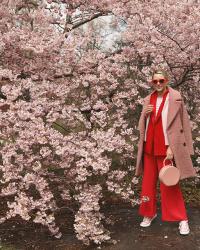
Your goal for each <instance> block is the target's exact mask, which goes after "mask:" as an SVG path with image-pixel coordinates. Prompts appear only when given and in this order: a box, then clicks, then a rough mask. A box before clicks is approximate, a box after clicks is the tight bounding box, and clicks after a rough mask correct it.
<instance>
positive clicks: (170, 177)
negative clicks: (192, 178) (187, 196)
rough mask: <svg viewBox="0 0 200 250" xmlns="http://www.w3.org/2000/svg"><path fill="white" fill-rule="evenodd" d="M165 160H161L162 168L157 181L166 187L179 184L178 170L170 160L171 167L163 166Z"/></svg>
mask: <svg viewBox="0 0 200 250" xmlns="http://www.w3.org/2000/svg"><path fill="white" fill-rule="evenodd" d="M166 160H167V159H166V158H165V159H164V160H163V165H164V166H163V167H162V168H161V170H160V171H159V180H160V181H161V182H162V183H163V184H165V185H166V186H173V185H176V184H177V183H178V182H179V179H180V170H179V169H178V168H177V167H175V166H173V162H172V161H171V160H170V161H171V165H165V161H166Z"/></svg>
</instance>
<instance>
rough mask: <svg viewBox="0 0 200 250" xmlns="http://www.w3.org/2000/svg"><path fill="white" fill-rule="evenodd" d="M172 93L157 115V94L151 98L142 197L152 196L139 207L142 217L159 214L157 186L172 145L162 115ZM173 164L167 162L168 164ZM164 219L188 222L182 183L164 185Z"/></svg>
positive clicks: (162, 195)
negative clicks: (168, 141) (166, 140)
mask: <svg viewBox="0 0 200 250" xmlns="http://www.w3.org/2000/svg"><path fill="white" fill-rule="evenodd" d="M168 92H169V90H168V89H167V90H166V92H165V93H164V95H163V99H162V103H161V105H160V107H159V110H158V113H157V115H156V114H155V110H156V100H157V91H155V92H154V93H153V94H152V95H151V98H150V104H153V105H154V109H153V111H152V112H151V115H150V120H149V124H148V130H147V137H146V142H144V155H143V157H144V159H143V160H144V174H143V179H142V192H141V198H142V196H147V197H149V199H150V200H149V201H146V202H142V203H141V204H140V207H139V214H140V215H142V216H147V217H153V216H154V215H155V213H156V184H157V180H158V174H159V171H160V169H161V168H162V167H163V160H164V158H165V157H166V150H167V147H168V145H165V140H164V133H163V126H162V116H161V112H162V109H163V106H164V103H165V99H166V96H167V93H168ZM169 163H170V161H169V160H166V161H165V164H169ZM160 193H161V209H162V220H164V221H180V220H187V214H186V209H185V205H184V200H183V196H182V193H181V190H180V186H179V183H178V184H176V185H174V186H170V187H168V186H166V185H164V184H163V183H160Z"/></svg>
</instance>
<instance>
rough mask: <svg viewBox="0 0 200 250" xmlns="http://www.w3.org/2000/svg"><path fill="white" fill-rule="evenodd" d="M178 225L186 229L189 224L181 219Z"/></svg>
mask: <svg viewBox="0 0 200 250" xmlns="http://www.w3.org/2000/svg"><path fill="white" fill-rule="evenodd" d="M179 225H180V227H181V228H183V229H188V227H189V225H188V221H181V222H180V223H179Z"/></svg>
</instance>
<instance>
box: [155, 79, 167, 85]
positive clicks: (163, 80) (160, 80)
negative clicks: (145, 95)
mask: <svg viewBox="0 0 200 250" xmlns="http://www.w3.org/2000/svg"><path fill="white" fill-rule="evenodd" d="M165 81H166V79H159V80H157V79H155V80H152V81H151V82H152V83H153V84H157V83H158V82H159V83H164V82H165Z"/></svg>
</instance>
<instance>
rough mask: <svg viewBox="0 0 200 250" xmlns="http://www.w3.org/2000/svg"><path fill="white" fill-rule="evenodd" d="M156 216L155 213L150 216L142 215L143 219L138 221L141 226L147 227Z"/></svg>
mask: <svg viewBox="0 0 200 250" xmlns="http://www.w3.org/2000/svg"><path fill="white" fill-rule="evenodd" d="M156 217H157V214H155V215H154V216H153V217H152V218H149V217H144V218H143V221H142V222H141V223H140V226H141V227H149V226H150V225H151V222H152V221H153V220H154V219H155V218H156Z"/></svg>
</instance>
